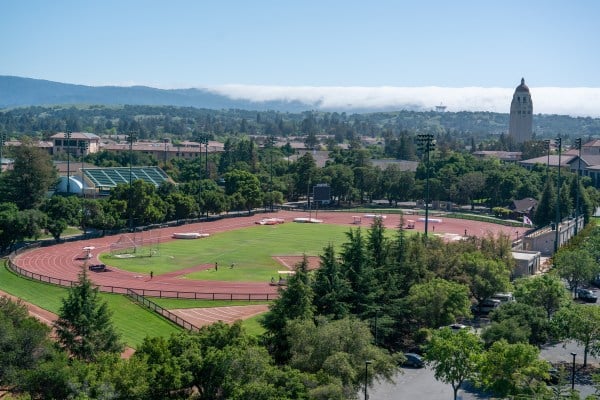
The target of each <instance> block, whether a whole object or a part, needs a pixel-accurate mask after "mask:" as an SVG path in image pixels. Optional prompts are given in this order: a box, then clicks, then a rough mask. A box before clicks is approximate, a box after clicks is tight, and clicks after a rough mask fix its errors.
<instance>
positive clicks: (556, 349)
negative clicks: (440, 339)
mask: <svg viewBox="0 0 600 400" xmlns="http://www.w3.org/2000/svg"><path fill="white" fill-rule="evenodd" d="M588 289H590V290H592V291H593V293H594V294H595V295H596V296H598V295H600V290H598V289H597V288H594V287H589V288H588ZM587 304H589V305H590V306H596V307H597V306H600V303H587ZM476 321H477V320H476ZM478 322H479V323H477V324H476V325H477V326H476V328H477V330H479V329H480V328H481V325H485V323H486V322H487V319H480V320H478ZM571 353H576V356H575V370H576V373H575V389H576V390H578V391H579V393H580V395H581V398H585V397H586V396H588V395H591V394H593V393H595V389H594V387H593V386H592V382H591V375H590V373H589V369H588V371H583V370H581V366H582V364H583V348H582V347H581V346H578V345H577V344H576V343H574V342H565V343H557V344H552V345H547V346H544V347H543V348H542V349H541V351H540V357H541V358H543V359H544V360H547V361H549V362H551V363H552V364H554V365H557V364H559V365H564V366H565V368H566V371H567V373H568V374H570V371H571V370H570V366H571V365H572V361H573V356H572V355H571ZM588 365H590V366H591V367H592V368H596V369H598V372H600V358H598V357H594V356H592V355H590V354H588ZM567 378H569V379H570V375H569V376H568V377H567ZM394 379H395V382H394V383H389V382H379V383H376V384H375V385H374V386H373V387H372V388H369V390H368V394H369V400H396V399H419V398H420V399H427V400H438V399H439V400H448V399H452V397H453V392H452V386H451V385H449V384H445V383H442V382H439V381H437V380H436V379H435V377H434V373H433V371H432V370H431V369H430V368H428V367H425V368H402V373H400V374H397V375H396V376H395V378H394ZM361 393H362V392H361ZM363 396H364V395H363ZM359 398H361V399H362V398H363V397H362V396H361V397H359ZM458 398H459V399H463V400H473V399H490V398H491V397H490V396H488V395H486V394H484V393H481V392H480V391H477V390H476V389H475V388H473V387H472V386H470V385H468V384H467V385H465V387H464V388H461V389H460V390H459V392H458Z"/></svg>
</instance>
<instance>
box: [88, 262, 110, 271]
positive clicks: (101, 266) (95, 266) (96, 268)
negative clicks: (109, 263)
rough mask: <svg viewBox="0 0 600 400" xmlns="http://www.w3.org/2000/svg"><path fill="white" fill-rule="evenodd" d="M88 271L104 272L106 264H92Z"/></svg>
mask: <svg viewBox="0 0 600 400" xmlns="http://www.w3.org/2000/svg"><path fill="white" fill-rule="evenodd" d="M88 269H89V270H90V271H93V272H105V271H106V264H92V265H90V266H89V267H88Z"/></svg>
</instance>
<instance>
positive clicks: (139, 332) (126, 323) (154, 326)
mask: <svg viewBox="0 0 600 400" xmlns="http://www.w3.org/2000/svg"><path fill="white" fill-rule="evenodd" d="M0 289H1V290H3V291H5V292H7V293H10V294H12V295H13V296H16V297H19V298H21V299H23V300H24V301H27V302H29V303H32V304H35V305H37V306H39V307H42V308H43V309H45V310H48V311H51V312H53V313H55V314H56V313H58V310H59V309H60V307H61V305H62V299H63V298H66V297H67V295H68V294H67V289H66V288H62V287H59V286H54V285H48V284H45V283H41V282H35V281H30V280H28V279H24V278H21V277H19V276H17V275H15V274H13V273H12V272H11V271H9V270H8V269H7V268H6V267H4V266H2V267H0ZM100 298H101V299H102V300H103V301H106V302H107V303H108V307H109V309H110V310H111V311H112V313H113V316H112V320H113V324H114V325H115V328H116V329H117V331H118V332H119V333H120V334H121V339H122V340H123V341H124V342H125V343H126V344H127V345H128V346H130V347H133V348H135V347H137V346H138V345H139V344H141V343H142V340H143V339H144V337H146V336H164V337H167V336H169V335H170V334H171V333H173V332H177V331H179V330H180V328H179V327H178V326H176V325H174V324H173V323H171V322H170V321H168V320H166V319H164V318H162V317H160V316H158V315H157V314H154V313H152V312H150V311H149V310H147V309H145V308H143V307H140V306H139V305H137V304H136V303H133V302H132V301H130V300H129V299H128V298H127V297H125V296H122V295H117V294H108V293H100Z"/></svg>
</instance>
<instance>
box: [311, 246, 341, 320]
mask: <svg viewBox="0 0 600 400" xmlns="http://www.w3.org/2000/svg"><path fill="white" fill-rule="evenodd" d="M320 258H321V266H320V268H319V269H317V270H316V271H315V275H314V276H315V278H314V281H313V284H312V286H313V291H314V303H315V311H316V314H318V315H325V316H330V317H331V318H333V319H340V318H343V317H345V316H347V315H348V313H349V305H348V303H347V302H346V301H347V300H348V298H349V295H350V285H349V284H348V281H347V280H346V279H345V278H344V273H343V272H342V269H341V266H340V263H339V261H338V260H337V258H336V255H335V250H334V248H333V245H332V244H329V245H328V246H327V247H325V249H323V254H321V255H320Z"/></svg>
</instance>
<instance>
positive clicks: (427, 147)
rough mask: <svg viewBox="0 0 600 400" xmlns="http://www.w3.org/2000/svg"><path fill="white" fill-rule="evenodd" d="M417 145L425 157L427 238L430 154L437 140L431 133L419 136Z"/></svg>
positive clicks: (426, 228) (426, 225)
mask: <svg viewBox="0 0 600 400" xmlns="http://www.w3.org/2000/svg"><path fill="white" fill-rule="evenodd" d="M417 143H418V145H419V149H420V150H421V152H422V154H423V156H424V157H425V172H426V178H425V237H427V232H428V228H429V160H430V157H429V155H430V153H431V151H433V149H434V148H435V140H434V139H433V135H432V134H431V133H427V134H421V135H417Z"/></svg>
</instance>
